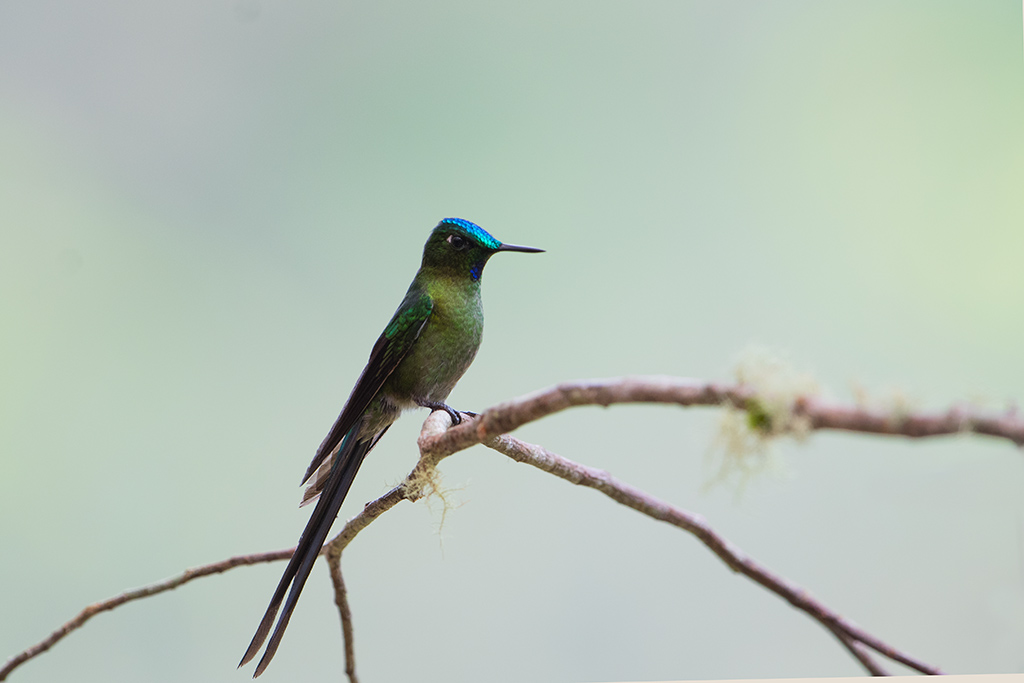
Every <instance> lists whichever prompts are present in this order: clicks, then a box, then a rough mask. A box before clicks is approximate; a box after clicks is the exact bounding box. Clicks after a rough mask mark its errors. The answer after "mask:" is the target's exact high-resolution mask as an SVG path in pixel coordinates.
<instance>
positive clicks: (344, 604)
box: [321, 474, 412, 683]
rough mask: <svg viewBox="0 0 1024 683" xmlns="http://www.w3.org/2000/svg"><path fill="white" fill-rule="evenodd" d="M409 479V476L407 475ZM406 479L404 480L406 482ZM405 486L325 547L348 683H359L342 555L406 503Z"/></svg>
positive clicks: (369, 507) (364, 512)
mask: <svg viewBox="0 0 1024 683" xmlns="http://www.w3.org/2000/svg"><path fill="white" fill-rule="evenodd" d="M409 477H412V475H411V474H410V475H409ZM409 477H407V478H406V479H407V480H408V478H409ZM406 489H407V487H406V486H405V485H404V484H402V485H399V486H396V487H395V488H393V489H391V490H390V491H388V492H387V493H385V494H384V495H383V496H381V497H380V498H378V499H376V500H374V501H372V502H369V503H367V504H366V505H365V506H364V507H363V509H362V511H361V512H360V513H359V514H358V515H356V516H355V517H353V518H352V519H350V520H349V521H348V522H347V523H346V524H345V526H344V527H343V528H342V530H341V531H340V532H339V533H338V535H337V536H335V537H334V538H332V539H331V540H330V541H328V542H327V543H325V544H324V547H323V550H322V551H321V552H323V554H324V559H325V560H327V566H328V567H329V568H330V572H331V583H332V584H333V585H334V604H335V605H337V606H338V616H339V618H340V619H341V635H342V638H343V639H344V641H345V673H346V674H347V675H348V680H349V683H359V678H358V676H357V675H356V650H355V631H354V629H353V628H352V610H351V609H350V608H349V604H348V590H347V589H346V588H345V579H344V578H343V577H342V574H341V552H342V551H343V550H344V549H345V548H346V547H347V546H348V544H349V543H351V542H352V539H354V538H355V537H356V535H357V534H358V533H359V532H360V531H362V530H363V529H365V528H366V527H367V526H369V525H370V523H371V522H372V521H373V520H375V519H377V518H378V517H380V516H381V515H382V514H384V513H385V512H387V511H388V510H390V509H391V508H393V507H395V506H396V505H398V504H399V503H401V502H402V501H403V500H409V496H408V493H407V491H406Z"/></svg>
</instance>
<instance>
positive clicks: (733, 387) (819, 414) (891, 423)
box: [431, 375, 1024, 455]
mask: <svg viewBox="0 0 1024 683" xmlns="http://www.w3.org/2000/svg"><path fill="white" fill-rule="evenodd" d="M775 400H778V397H776V396H767V395H765V394H763V393H758V392H757V391H756V390H755V389H753V388H752V387H750V386H746V385H742V384H724V383H718V382H702V381H699V380H695V379H688V378H685V377H666V376H660V375H658V376H632V377H616V378H611V379H596V380H581V381H577V382H565V383H563V384H558V385H556V386H553V387H549V388H547V389H542V390H541V391H538V392H535V393H532V394H527V395H525V396H521V397H519V398H516V399H512V400H511V401H507V402H505V403H501V404H498V405H497V406H495V407H493V408H490V409H488V410H487V411H486V412H484V413H482V414H481V415H480V417H479V418H478V419H475V420H468V421H464V422H463V424H461V425H458V426H456V427H453V428H452V429H450V430H448V432H446V434H445V435H444V437H443V438H440V439H438V440H437V441H436V442H435V443H433V444H432V445H431V448H432V452H433V453H434V454H435V455H439V454H442V453H443V454H451V453H454V452H456V451H459V450H462V449H464V448H469V447H470V446H472V445H474V444H478V443H482V442H483V441H484V440H485V439H487V438H489V437H494V436H498V435H500V434H505V433H507V432H510V431H513V430H514V429H517V428H519V427H521V426H523V425H524V424H527V423H529V422H533V421H535V420H539V419H540V418H542V417H546V416H548V415H551V414H553V413H557V412H559V411H562V410H565V409H566V408H571V407H573V406H585V405H599V406H610V405H612V404H615V403H674V404H677V405H681V406H720V405H732V406H735V407H737V408H741V409H743V410H752V411H756V412H757V413H762V412H763V411H765V406H766V404H768V403H769V402H772V401H775ZM788 408H789V417H790V418H791V419H800V420H801V425H802V426H803V427H806V428H809V429H836V430H843V431H851V432H862V433H866V434H884V435H892V436H905V437H910V438H923V437H929V436H947V435H951V434H959V433H962V432H973V433H975V434H981V435H986V436H993V437H997V438H1002V439H1007V440H1009V441H1011V442H1013V443H1014V444H1016V445H1018V446H1024V417H1022V416H1021V415H1019V414H1018V413H1017V412H1016V411H1008V412H1006V413H1004V414H1001V415H992V414H985V413H982V412H980V411H976V410H971V409H968V408H966V407H962V406H954V407H952V408H950V409H948V410H946V411H944V412H913V411H907V410H888V411H886V410H881V409H877V408H870V407H866V406H858V405H843V404H839V403H833V402H829V401H826V400H824V399H822V398H820V397H818V396H815V395H801V396H796V397H794V398H792V400H791V401H790V402H789V405H788ZM784 426H785V425H783V427H784ZM775 429H776V433H777V432H778V429H779V426H778V425H776V426H775Z"/></svg>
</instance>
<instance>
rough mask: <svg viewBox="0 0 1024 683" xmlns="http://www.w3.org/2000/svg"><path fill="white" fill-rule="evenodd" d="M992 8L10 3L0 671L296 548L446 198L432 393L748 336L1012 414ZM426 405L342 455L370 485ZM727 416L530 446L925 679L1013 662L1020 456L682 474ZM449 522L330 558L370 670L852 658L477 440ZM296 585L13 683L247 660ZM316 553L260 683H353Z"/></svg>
mask: <svg viewBox="0 0 1024 683" xmlns="http://www.w3.org/2000/svg"><path fill="white" fill-rule="evenodd" d="M1020 12H1021V5H1020V3H1019V2H1016V0H1014V1H1009V0H1008V1H1005V2H977V1H976V0H964V1H963V2H936V1H931V0H929V1H922V2H891V1H879V2H868V1H866V0H857V1H855V2H824V1H815V2H753V1H751V2H721V1H719V2H630V3H627V2H621V3H597V2H575V3H566V2H561V3H550V2H533V3H529V2H519V3H504V4H500V5H498V4H482V3H472V2H470V3H457V2H449V3H445V4H435V3H403V4H385V3H359V4H353V3H344V2H339V1H337V0H335V1H316V0H306V1H302V0H300V1H298V2H289V3H285V2H277V1H264V2H261V1H260V0H237V1H236V0H231V1H227V2H197V1H194V0H185V1H181V2H173V3H159V4H156V3H139V2H128V1H120V2H118V1H116V0H99V1H98V2H90V3H76V2H69V1H67V0H63V1H62V0H54V1H47V0H31V1H29V0H12V1H9V2H5V3H3V4H2V5H0V231H2V237H0V326H2V335H0V345H2V346H0V392H2V393H0V420H2V423H0V458H2V459H0V553H2V554H0V657H3V658H6V657H7V656H9V655H12V654H14V653H15V652H17V651H18V650H20V649H22V648H23V647H26V646H28V645H30V644H32V643H33V642H35V641H37V640H38V639H40V638H42V637H43V636H45V635H46V634H48V633H49V632H50V631H51V629H53V628H55V627H56V626H58V625H59V624H60V623H62V622H63V621H64V620H66V619H68V618H70V617H71V616H73V615H74V614H75V613H76V612H77V611H78V610H79V609H81V608H82V607H83V606H84V605H86V604H88V603H90V602H94V601H97V600H100V599H103V598H106V597H108V596H111V595H114V594H116V593H118V592H120V591H122V590H124V589H127V588H131V587H135V586H139V585H142V584H146V583H149V582H152V581H155V580H158V579H160V578H163V577H166V576H169V575H171V574H173V573H176V572H178V571H180V570H181V569H184V568H185V567H188V566H193V565H198V564H203V563H206V562H211V561H215V560H219V559H222V558H224V557H227V556H229V555H233V554H239V553H248V552H255V551H260V550H269V549H277V548H282V547H287V546H289V545H290V544H292V543H293V542H294V541H295V539H296V538H297V536H298V533H299V531H300V530H301V528H302V526H303V525H304V524H305V520H306V518H307V515H308V509H304V510H299V509H297V508H296V504H297V501H298V499H299V495H300V491H301V490H300V488H299V487H298V480H299V478H300V475H301V474H302V472H303V471H304V469H305V467H306V465H307V463H308V461H309V458H310V457H311V456H312V453H313V451H314V449H315V448H316V446H317V445H318V444H319V442H320V439H321V438H322V437H323V435H324V433H325V432H326V430H327V428H328V427H329V425H330V423H331V421H332V420H333V419H334V417H335V415H336V414H337V411H338V410H339V409H340V408H341V406H342V404H343V402H344V399H345V398H346V396H347V395H348V391H349V389H350V387H351V385H352V383H353V382H354V380H355V378H356V376H357V374H358V372H359V370H360V369H361V368H362V365H363V363H364V362H365V359H366V356H367V354H368V352H369V349H370V346H371V345H372V343H373V341H374V340H375V339H376V336H377V334H378V333H379V332H380V330H381V329H382V327H383V326H384V324H385V323H386V322H387V320H388V318H389V317H390V315H391V313H392V311H393V310H394V307H395V305H396V304H397V303H398V301H399V300H400V298H401V296H402V294H403V293H404V291H405V288H406V286H407V285H408V282H409V280H410V279H411V277H412V274H413V273H414V271H415V269H416V267H417V265H418V262H419V257H420V252H421V249H422V244H423V241H424V239H425V238H426V236H427V234H428V232H429V230H430V228H431V227H432V226H433V225H434V224H435V223H436V222H437V220H438V219H440V218H442V217H444V216H451V215H454V216H461V217H465V218H468V219H470V220H473V221H476V222H478V223H480V224H481V225H483V226H484V227H486V228H487V229H489V230H491V231H492V232H493V233H494V234H495V235H496V236H497V237H498V238H499V239H502V240H506V241H509V242H514V243H520V244H529V245H536V246H540V247H544V248H546V249H547V250H548V253H547V254H544V255H539V256H523V255H501V256H499V257H497V258H495V259H494V260H493V261H492V262H491V264H490V265H489V266H488V269H487V273H486V276H485V280H486V283H485V286H484V290H485V291H484V294H485V300H486V307H487V333H486V338H485V341H484V345H483V348H482V350H481V352H480V354H479V356H478V357H477V360H476V363H475V365H474V366H473V368H472V369H471V371H470V372H469V374H468V375H467V376H466V377H465V379H464V380H463V381H462V383H461V384H460V385H459V387H458V388H457V389H456V391H455V392H454V394H453V396H452V402H453V403H454V404H455V405H457V406H458V407H461V408H465V409H482V408H485V407H487V406H488V405H491V404H494V403H496V402H499V401H501V400H503V399H506V398H510V397H513V396H516V395H519V394H522V393H525V392H528V391H532V390H534V389H538V388H541V387H544V386H547V385H550V384H553V383H555V382H559V381H562V380H568V379H576V378H586V377H601V376H612V375H618V374H627V373H667V374H677V375H686V376H693V377H700V378H709V379H728V378H729V377H730V376H731V374H730V373H731V368H732V366H733V363H734V361H735V358H736V356H737V354H738V353H739V352H740V351H741V350H742V349H743V348H744V347H746V346H747V345H748V344H749V343H751V342H758V343H761V344H764V345H768V346H771V347H773V348H776V349H780V350H781V351H782V352H784V353H786V354H787V355H788V357H789V358H790V359H791V360H792V361H793V362H794V363H795V364H796V365H798V366H799V367H802V368H805V369H807V370H810V371H812V372H814V373H815V374H816V376H817V377H818V378H819V380H820V381H821V382H822V383H823V384H824V385H826V386H827V387H829V389H830V391H831V393H832V395H834V396H836V397H838V398H843V399H847V400H849V399H850V396H851V391H850V388H849V387H850V383H851V381H852V382H857V383H860V384H862V385H864V386H865V387H867V389H868V390H869V392H871V393H872V394H874V395H876V396H880V397H884V396H886V395H889V394H891V392H892V391H893V389H894V388H896V389H899V390H901V391H903V392H904V393H906V394H907V395H909V396H910V397H912V398H913V399H914V400H915V401H916V402H917V405H920V406H923V407H933V408H937V407H942V406H945V405H947V404H948V403H950V402H952V401H954V400H960V399H965V400H976V401H982V402H984V403H985V405H988V406H990V407H992V408H993V409H998V410H1002V409H1005V407H1006V406H1007V405H1008V404H1009V403H1011V402H1012V401H1013V400H1021V399H1024V369H1022V366H1021V349H1022V348H1024V66H1022V62H1024V60H1022V46H1021V14H1020ZM424 415H425V413H423V412H422V411H421V412H420V413H417V414H412V415H408V416H406V418H404V419H403V420H402V421H401V422H400V423H399V424H398V425H396V427H395V428H393V429H392V430H391V432H389V434H388V435H387V438H386V439H385V440H384V441H383V442H382V443H381V445H380V446H379V447H378V448H377V450H376V451H375V452H374V453H373V455H372V457H371V458H370V460H369V461H368V462H367V463H366V465H365V466H364V467H363V470H362V471H361V472H360V476H359V479H358V481H357V483H356V485H355V487H354V488H353V490H352V493H351V494H350V496H349V500H348V501H347V503H346V506H345V508H344V509H343V511H342V516H343V517H348V516H351V515H352V514H354V513H355V511H357V510H358V509H359V507H360V505H361V504H362V503H363V502H365V501H367V500H370V499H371V498H373V497H375V496H377V495H379V494H381V493H382V492H384V491H385V490H386V488H387V487H388V486H389V485H391V484H393V483H395V482H397V481H398V480H399V479H400V478H401V477H402V476H403V475H404V474H405V473H406V472H407V471H408V470H409V468H410V467H411V465H412V463H413V461H414V458H415V446H414V440H415V436H416V434H417V431H418V429H419V425H420V423H421V421H422V418H423V417H424ZM716 420H717V411H714V410H709V409H694V410H682V409H675V408H666V407H616V408H612V409H609V410H607V411H604V410H601V409H597V408H590V409H580V410H577V411H573V412H570V413H566V414H561V415H558V416H555V417H552V418H549V419H547V420H545V421H544V422H542V423H539V424H535V425H530V426H528V427H526V428H524V429H522V430H521V431H520V433H519V435H520V436H522V437H523V438H526V439H528V440H532V441H536V442H540V443H543V444H544V445H546V446H547V447H548V448H550V449H552V450H555V451H557V452H559V453H561V454H563V455H565V456H567V457H570V458H574V459H577V460H579V461H582V462H585V463H588V464H590V465H593V466H597V467H602V468H606V469H608V470H610V471H611V472H612V473H613V474H615V475H616V476H618V477H620V478H621V479H623V480H625V481H627V482H630V483H632V484H634V485H636V486H639V487H641V488H643V489H645V490H648V491H650V492H652V493H653V494H656V495H658V496H660V497H663V498H665V499H666V500H669V501H671V502H673V503H675V504H677V505H679V506H681V507H684V508H687V509H691V510H695V511H699V512H700V513H702V514H704V515H705V516H706V517H707V518H708V519H709V521H710V522H711V524H712V525H714V526H715V527H716V528H717V529H719V530H720V531H721V532H722V533H724V534H725V535H726V536H727V537H729V538H730V539H732V540H733V541H735V542H736V543H737V544H739V546H740V547H742V548H743V549H745V550H746V551H748V552H749V553H751V554H752V555H753V556H755V557H756V558H758V559H759V560H761V561H762V562H764V563H765V564H767V565H768V566H769V567H771V568H773V569H774V570H776V571H778V572H779V573H781V574H783V575H785V576H786V577H788V578H789V579H791V580H793V581H795V582H797V583H799V584H801V585H802V586H804V587H806V588H807V589H808V590H810V591H811V592H812V593H813V594H814V595H816V596H818V597H819V598H821V599H822V600H824V601H825V602H826V603H827V604H828V605H830V606H832V607H834V608H835V609H837V610H839V611H840V612H841V613H843V614H844V615H846V616H848V617H849V618H850V619H852V620H854V621H856V622H857V623H859V624H861V625H863V626H864V627H866V628H867V629H868V630H870V631H871V632H873V633H875V634H877V635H878V636H880V637H882V638H884V639H886V640H888V641H890V642H891V643H893V644H894V645H896V646H898V647H901V648H905V649H906V650H908V651H909V652H911V653H913V654H915V655H917V656H919V657H922V658H923V659H925V660H927V661H929V662H932V663H934V664H936V665H938V666H941V667H943V668H944V669H945V670H946V671H949V672H953V673H983V672H1021V671H1024V495H1022V493H1021V492H1022V491H1024V453H1022V452H1021V451H1020V450H1017V449H1014V448H1013V447H1012V446H1010V445H1008V444H1006V443H1002V442H996V441H993V440H985V439H981V438H969V437H962V438H952V439H944V440H936V441H929V442H921V443H906V442H903V441H899V440H895V439H880V438H873V437H867V436H856V435H845V434H820V435H816V436H814V437H812V438H811V439H810V440H809V441H808V442H807V443H806V444H804V445H800V446H792V445H789V444H785V445H783V446H782V447H780V448H779V449H778V451H777V454H778V457H779V458H780V460H781V461H782V462H783V463H784V465H785V468H786V470H787V471H788V474H786V475H784V476H765V477H762V478H760V479H758V480H756V481H754V482H752V483H751V484H750V485H749V486H748V487H747V489H746V491H745V492H744V493H743V494H742V495H740V496H737V493H736V489H735V487H720V488H716V489H712V490H711V491H710V492H708V491H705V490H704V489H703V486H704V484H705V483H706V481H707V479H708V478H709V476H710V474H711V473H712V472H713V471H714V467H713V466H711V465H708V463H707V462H706V457H707V454H708V451H709V449H710V446H711V444H712V442H713V440H714V433H715V425H716ZM443 472H444V475H445V483H446V484H447V485H448V486H449V487H451V488H453V489H455V490H454V491H453V493H452V499H453V500H454V501H455V502H456V503H458V504H459V507H458V508H457V509H454V510H452V511H450V512H449V513H448V515H447V517H446V518H445V523H444V526H443V528H442V529H441V531H440V534H438V526H439V523H440V522H441V508H440V506H438V505H436V504H435V505H433V506H427V505H423V504H418V505H415V506H414V505H409V504H405V505H403V506H401V508H399V509H396V510H394V511H393V512H392V513H391V514H388V515H387V516H386V518H384V519H382V520H381V521H380V522H379V523H377V524H376V525H375V526H374V527H372V528H371V529H370V530H369V532H368V533H366V534H364V535H363V536H362V537H360V538H359V539H358V540H357V542H356V543H355V544H353V545H352V546H351V549H350V551H349V553H348V554H347V555H346V559H345V569H346V571H347V577H348V583H349V589H350V592H351V596H352V608H353V611H354V613H355V619H356V621H355V625H356V636H357V648H358V662H359V667H360V672H361V674H362V679H363V681H364V682H366V683H371V682H374V681H377V682H379V681H401V680H417V681H497V682H502V681H526V680H529V681H540V682H544V681H607V680H616V679H630V680H636V679H666V678H698V679H699V678H739V677H773V676H774V677H780V676H785V677H789V676H842V675H857V674H858V673H859V672H860V671H861V670H860V668H859V667H858V666H857V665H856V664H855V663H854V662H853V661H852V660H851V659H850V657H849V656H848V655H847V654H846V653H845V651H843V650H842V649H841V648H840V647H839V645H838V644H837V643H836V642H835V640H834V639H833V638H832V636H830V635H829V634H827V633H826V632H825V631H824V630H823V629H821V628H820V627H818V626H817V625H815V624H814V623H812V622H811V621H810V620H809V619H808V618H806V617H805V616H803V615H801V614H799V613H797V612H795V611H794V610H793V609H791V608H790V607H789V606H788V605H787V604H786V603H784V602H783V601H781V600H780V599H778V598H776V597H774V596H772V595H770V594H768V593H766V592H765V591H764V590H762V589H760V588H758V587H756V586H754V585H753V584H752V583H751V582H749V581H747V580H746V579H743V578H741V577H738V576H736V575H733V574H732V573H731V572H729V571H728V570H727V569H726V568H725V567H724V565H722V564H721V563H720V562H719V561H718V560H717V559H715V558H714V557H713V556H711V555H710V554H709V553H708V552H707V551H706V550H705V549H704V548H703V547H702V546H700V545H699V544H698V543H697V542H696V541H695V540H693V539H692V538H690V537H688V536H686V535H684V534H682V533H680V532H676V531H674V530H672V529H670V528H669V527H666V526H664V525H659V524H657V523H654V522H651V521H648V520H646V519H644V518H642V517H640V516H639V515H637V514H636V513H634V512H631V511H629V510H626V509H624V508H621V507H619V506H617V505H615V504H614V503H612V502H610V501H608V500H607V499H605V498H604V497H602V496H601V495H599V494H597V493H594V492H592V491H587V490H582V489H575V488H573V487H572V486H570V485H568V484H566V483H564V482H561V481H558V480H555V479H553V478H551V477H549V476H547V475H544V474H542V473H540V472H537V471H534V470H532V469H529V468H527V467H524V466H521V465H516V464H514V463H512V462H511V461H509V460H506V459H505V458H503V457H502V456H500V455H497V454H495V453H493V452H490V451H487V450H485V449H482V448H476V449H474V450H472V451H470V452H467V453H464V454H461V455H459V456H457V457H455V458H452V459H451V460H449V461H447V462H446V463H445V464H444V466H443ZM281 570H282V565H281V564H276V565H270V566H262V567H258V568H246V569H239V570H235V571H233V572H230V573H229V574H226V575H223V576H219V577H213V578H208V579H205V580H202V581H200V582H197V583H194V584H191V585H189V586H187V587H185V588H183V589H180V590H178V591H176V592H174V593H170V594H165V595H163V596H160V597H158V598H156V599H152V600H149V601H145V602H142V603H136V604H133V605H131V606H128V607H125V608H122V609H119V610H117V611H115V612H113V613H110V614H105V615H102V616H100V617H98V618H96V619H95V620H94V621H93V622H91V623H90V624H89V625H88V626H87V627H86V628H84V629H83V630H81V631H79V632H77V633H75V634H74V635H72V636H71V637H69V638H68V639H67V640H66V641H64V642H61V643H60V644H59V645H57V646H56V647H55V648H54V649H53V650H52V651H51V652H50V653H48V654H46V655H45V656H43V657H41V658H39V659H38V660H35V661H32V662H31V663H29V664H26V665H25V666H24V667H23V668H22V669H20V670H18V671H17V672H16V674H15V675H14V676H12V680H15V681H19V682H24V683H30V682H34V681H235V682H237V681H244V680H247V679H248V676H250V675H251V668H250V669H246V670H245V671H242V672H237V671H235V668H234V667H235V664H236V663H237V661H238V659H239V657H240V656H241V654H242V652H243V650H244V649H245V646H246V645H247V643H248V641H249V638H250V636H251V635H252V631H253V629H254V628H255V626H256V624H257V622H258V620H259V617H260V616H261V614H262V613H263V610H264V608H265V606H266V603H267V600H268V599H269V597H270V594H271V592H272V589H273V586H274V585H275V583H276V582H277V579H278V576H279V575H280V572H281ZM339 631H340V629H339V626H338V619H337V613H336V610H335V607H334V605H333V603H332V601H331V594H330V590H329V583H328V580H327V574H326V571H325V568H324V567H323V566H319V567H318V568H316V569H315V570H314V573H313V576H312V578H311V580H310V583H309V585H308V587H307V588H306V591H305V593H304V595H303V600H302V601H301V602H300V604H299V607H298V610H297V612H296V614H295V617H294V619H293V620H292V624H291V627H290V629H289V632H288V636H287V637H286V638H285V641H284V644H283V646H282V648H281V650H280V652H279V654H278V656H277V659H276V660H275V662H274V664H273V666H272V667H271V668H270V669H269V671H268V673H267V674H266V675H265V678H263V679H262V680H265V681H267V682H268V683H271V682H273V681H297V680H338V679H340V677H341V676H342V674H341V667H342V655H341V649H340V633H339Z"/></svg>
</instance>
